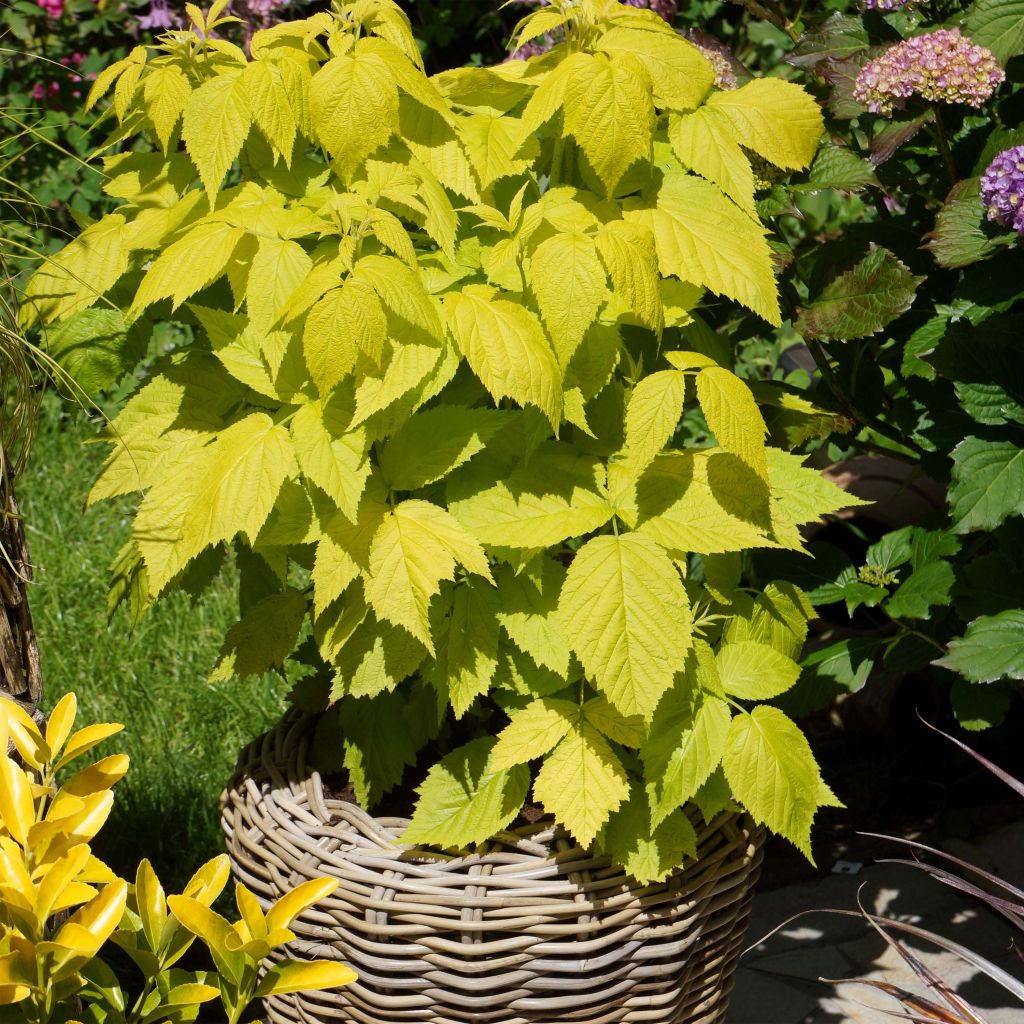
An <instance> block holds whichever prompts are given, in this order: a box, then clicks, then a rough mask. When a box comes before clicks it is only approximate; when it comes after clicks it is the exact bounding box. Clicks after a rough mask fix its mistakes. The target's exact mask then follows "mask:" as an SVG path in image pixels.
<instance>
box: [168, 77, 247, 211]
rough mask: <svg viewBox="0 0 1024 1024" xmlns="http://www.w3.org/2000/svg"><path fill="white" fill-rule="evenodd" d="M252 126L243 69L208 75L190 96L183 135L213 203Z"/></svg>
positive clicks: (184, 118) (186, 146)
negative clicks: (210, 76) (209, 76)
mask: <svg viewBox="0 0 1024 1024" xmlns="http://www.w3.org/2000/svg"><path fill="white" fill-rule="evenodd" d="M251 125H252V109H251V107H250V106H249V99H248V96H247V94H246V89H245V80H244V77H243V74H242V71H241V69H239V70H238V71H231V72H226V73H222V74H217V75H214V76H213V77H212V78H208V79H207V80H206V81H205V82H203V84H202V85H200V86H199V88H198V89H196V90H195V91H194V92H193V93H192V95H191V96H189V99H188V102H187V103H186V104H185V111H184V117H183V120H182V128H181V138H182V141H183V142H184V143H185V150H186V152H187V153H188V155H189V157H190V158H191V160H192V162H193V163H194V164H195V165H196V169H197V170H198V171H199V177H200V179H201V180H202V182H203V187H204V188H205V189H206V193H207V195H208V196H209V197H210V204H211V205H212V204H213V201H214V199H215V198H216V197H217V193H218V192H219V191H220V187H221V184H222V183H223V181H224V175H225V174H227V171H228V168H229V167H230V166H231V165H232V164H233V163H234V161H235V158H236V157H237V156H238V154H239V153H240V152H241V151H242V146H243V145H244V144H245V140H246V138H247V137H248V135H249V128H250V127H251Z"/></svg>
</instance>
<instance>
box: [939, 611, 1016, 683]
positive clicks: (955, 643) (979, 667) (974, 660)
mask: <svg viewBox="0 0 1024 1024" xmlns="http://www.w3.org/2000/svg"><path fill="white" fill-rule="evenodd" d="M936 664H938V665H944V666H945V667H946V668H948V669H951V670H952V671H953V672H959V673H960V675H962V676H964V677H965V678H967V679H969V680H971V682H973V683H994V682H996V681H997V680H999V679H1024V611H1022V610H1021V609H1019V608H1015V609H1010V610H1008V611H1004V612H999V614H998V615H983V616H982V617H981V618H979V619H975V620H974V621H973V622H972V623H971V624H970V625H969V626H968V627H967V631H966V632H965V633H964V635H963V636H962V637H958V638H957V639H955V640H952V641H950V644H949V651H948V653H947V654H946V656H945V657H943V658H940V659H939V660H938V661H937V662H936Z"/></svg>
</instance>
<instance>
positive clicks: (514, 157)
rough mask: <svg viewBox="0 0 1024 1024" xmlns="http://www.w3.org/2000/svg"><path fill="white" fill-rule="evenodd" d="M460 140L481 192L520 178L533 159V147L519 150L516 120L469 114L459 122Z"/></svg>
mask: <svg viewBox="0 0 1024 1024" xmlns="http://www.w3.org/2000/svg"><path fill="white" fill-rule="evenodd" d="M459 136H460V138H461V139H462V142H463V145H464V146H465V147H466V154H467V156H468V157H469V160H470V163H471V164H472V165H473V169H474V170H475V171H476V174H477V178H478V179H479V181H480V188H481V189H482V190H483V191H484V192H486V191H487V190H488V189H489V188H490V187H491V186H492V185H493V184H494V183H495V182H496V181H500V180H501V179H502V178H507V177H511V176H512V175H517V174H522V173H523V171H525V170H526V169H527V168H528V167H529V166H530V162H531V158H532V157H533V156H535V155H536V143H534V144H533V145H532V146H530V145H529V144H527V145H526V146H525V147H522V148H521V146H520V143H521V142H522V138H521V132H520V128H519V124H518V122H517V121H516V120H515V118H510V117H501V116H496V115H494V114H489V113H480V114H471V115H470V116H469V117H466V118H464V119H462V120H460V122H459ZM519 153H523V155H522V156H520V155H518V154H519Z"/></svg>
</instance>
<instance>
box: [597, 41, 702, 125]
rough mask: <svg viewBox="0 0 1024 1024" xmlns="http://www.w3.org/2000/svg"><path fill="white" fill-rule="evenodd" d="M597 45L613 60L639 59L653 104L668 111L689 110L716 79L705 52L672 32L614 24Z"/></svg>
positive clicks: (698, 101)
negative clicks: (646, 76) (650, 90)
mask: <svg viewBox="0 0 1024 1024" xmlns="http://www.w3.org/2000/svg"><path fill="white" fill-rule="evenodd" d="M597 48H598V49H599V50H601V51H603V52H604V53H607V54H608V55H609V56H610V57H611V58H612V60H613V62H614V61H615V59H616V58H620V59H621V58H623V57H625V58H626V59H627V60H628V59H633V60H636V61H638V62H639V63H640V64H641V65H642V66H643V67H644V70H646V72H647V73H648V74H649V75H650V76H651V83H652V84H653V86H654V101H655V103H656V104H657V105H658V106H659V107H661V108H664V109H667V110H692V109H693V108H694V107H696V106H697V105H698V104H699V103H700V102H701V100H702V99H704V97H705V96H706V95H707V92H708V90H709V89H710V88H711V86H712V85H713V84H714V81H715V72H714V69H713V68H712V67H711V64H710V62H709V61H708V59H707V58H706V57H705V56H704V54H702V53H701V52H700V50H699V49H698V48H697V47H696V46H694V44H693V43H691V42H690V41H689V40H688V39H684V38H683V37H682V36H680V35H677V34H676V33H674V32H665V31H650V30H648V29H646V28H644V29H634V28H630V27H627V26H624V25H615V26H613V27H612V28H610V29H608V30H607V31H606V32H605V33H604V34H603V35H602V36H601V37H600V39H599V40H598V43H597Z"/></svg>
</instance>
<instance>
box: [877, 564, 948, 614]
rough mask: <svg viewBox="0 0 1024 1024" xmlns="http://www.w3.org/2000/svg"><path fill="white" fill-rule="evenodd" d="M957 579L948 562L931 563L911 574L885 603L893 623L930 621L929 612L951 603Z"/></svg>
mask: <svg viewBox="0 0 1024 1024" xmlns="http://www.w3.org/2000/svg"><path fill="white" fill-rule="evenodd" d="M955 579H956V576H955V574H954V572H953V566H951V565H950V564H949V562H943V561H938V562H931V563H930V564H929V565H923V566H922V567H921V568H920V569H918V570H917V571H916V572H913V573H911V574H910V576H909V577H908V578H907V580H906V581H905V582H904V583H902V584H900V586H899V588H898V589H897V591H896V593H895V594H893V595H892V597H890V598H889V600H888V601H886V603H885V610H886V612H888V614H889V615H891V616H892V617H893V618H894V619H927V618H929V609H931V608H932V607H934V606H939V607H942V606H944V605H948V604H949V602H950V596H949V592H950V591H951V590H952V589H953V582H954V580H955Z"/></svg>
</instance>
